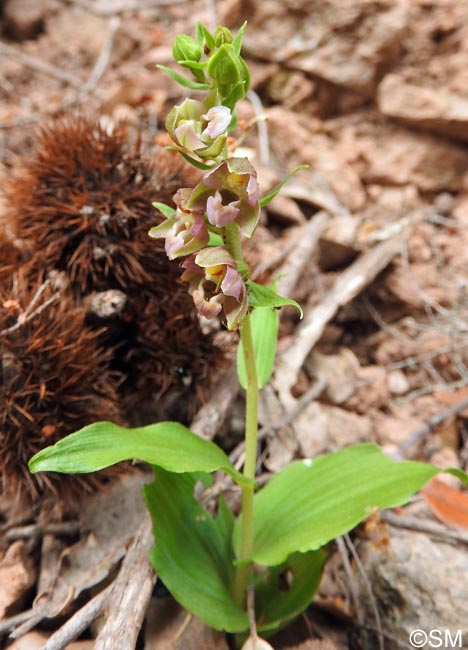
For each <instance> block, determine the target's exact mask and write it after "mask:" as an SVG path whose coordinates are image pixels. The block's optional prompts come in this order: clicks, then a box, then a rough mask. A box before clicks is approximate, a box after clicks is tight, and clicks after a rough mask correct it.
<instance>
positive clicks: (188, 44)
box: [172, 34, 202, 61]
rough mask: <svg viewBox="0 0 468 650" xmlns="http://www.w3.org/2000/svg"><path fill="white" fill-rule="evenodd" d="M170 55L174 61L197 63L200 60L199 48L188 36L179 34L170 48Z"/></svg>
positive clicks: (200, 52)
mask: <svg viewBox="0 0 468 650" xmlns="http://www.w3.org/2000/svg"><path fill="white" fill-rule="evenodd" d="M172 55H173V57H174V59H175V60H176V61H199V60H200V59H201V55H202V51H201V47H200V46H199V45H198V43H197V42H196V41H194V40H193V38H191V37H190V36H186V35H185V34H180V35H179V36H176V38H175V41H174V45H173V46H172Z"/></svg>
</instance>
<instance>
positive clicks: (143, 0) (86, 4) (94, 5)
mask: <svg viewBox="0 0 468 650" xmlns="http://www.w3.org/2000/svg"><path fill="white" fill-rule="evenodd" d="M72 2H73V4H75V5H77V6H78V7H82V8H83V9H86V11H89V12H90V13H92V14H95V15H97V16H114V15H116V14H121V13H123V12H126V11H142V10H148V9H155V8H156V7H163V6H166V5H175V4H181V3H183V2H185V0H109V1H108V2H105V0H104V1H103V2H99V1H98V2H92V0H72Z"/></svg>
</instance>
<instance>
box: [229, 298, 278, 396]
mask: <svg viewBox="0 0 468 650" xmlns="http://www.w3.org/2000/svg"><path fill="white" fill-rule="evenodd" d="M250 323H251V326H252V339H253V346H254V354H255V365H256V368H257V379H258V387H259V388H263V387H264V386H266V385H267V384H268V382H269V381H270V377H271V373H272V372H273V364H274V362H275V355H276V345H277V342H278V327H279V315H278V312H277V311H276V310H275V309H272V308H271V307H257V308H256V309H254V310H253V311H252V314H251V316H250ZM237 376H238V377H239V383H240V385H241V386H242V388H244V389H246V388H247V374H246V371H245V363H244V352H243V347H242V342H241V343H240V344H239V347H238V348H237Z"/></svg>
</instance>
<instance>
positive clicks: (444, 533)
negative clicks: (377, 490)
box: [380, 510, 468, 544]
mask: <svg viewBox="0 0 468 650" xmlns="http://www.w3.org/2000/svg"><path fill="white" fill-rule="evenodd" d="M380 518H381V520H382V521H384V522H386V523H387V524H390V526H394V527H395V528H406V529H407V530H414V531H416V532H418V533H427V534H429V535H432V536H433V537H437V538H439V539H442V540H448V541H451V542H461V543H462V544H468V533H465V532H464V531H455V530H450V529H449V528H446V527H445V526H443V525H442V524H438V523H436V522H432V521H422V520H421V519H419V518H418V517H410V516H409V515H397V514H396V513H394V512H392V511H391V510H384V511H382V512H381V513H380Z"/></svg>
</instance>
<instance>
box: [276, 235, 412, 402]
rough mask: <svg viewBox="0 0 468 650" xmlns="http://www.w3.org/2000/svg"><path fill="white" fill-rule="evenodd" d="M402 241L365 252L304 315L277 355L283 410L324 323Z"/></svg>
mask: <svg viewBox="0 0 468 650" xmlns="http://www.w3.org/2000/svg"><path fill="white" fill-rule="evenodd" d="M402 242H403V237H402V235H401V234H399V235H397V236H395V237H392V238H391V239H388V240H387V241H385V242H383V243H382V244H379V245H378V246H376V247H375V248H372V249H370V250H369V251H367V252H366V253H365V254H364V255H362V257H360V258H359V259H358V260H356V261H355V262H354V263H353V264H351V266H349V267H348V268H347V269H346V271H344V272H343V273H342V275H341V276H340V277H339V278H338V280H337V281H336V283H335V285H334V287H333V288H332V289H331V291H330V292H329V293H328V295H327V296H325V298H324V299H323V300H322V301H321V302H320V303H319V304H318V305H316V306H315V307H314V308H313V309H312V310H311V311H310V312H309V313H308V314H307V315H306V317H305V318H304V321H303V322H302V323H301V325H300V326H299V327H298V329H297V332H296V335H295V336H294V340H293V342H292V343H291V345H290V346H289V347H288V348H287V349H286V350H284V351H283V352H282V353H281V355H280V358H279V362H278V364H277V366H276V370H275V378H274V385H275V388H276V390H277V391H278V395H279V397H280V400H281V402H282V403H283V405H284V406H285V407H288V409H289V408H290V407H291V406H292V405H293V404H294V401H295V400H294V398H293V396H292V395H291V388H292V387H293V386H294V384H295V383H296V381H297V376H298V373H299V370H300V369H301V367H302V364H303V363H304V361H305V360H306V358H307V356H308V355H309V353H310V351H311V350H312V348H313V347H314V345H315V344H316V343H317V341H318V340H319V339H320V337H321V335H322V333H323V330H324V329H325V326H326V325H327V323H329V322H330V321H331V319H332V318H333V317H334V316H335V314H336V313H337V311H338V309H339V308H340V307H343V305H346V304H348V303H349V302H350V301H351V300H352V299H353V298H355V297H356V296H357V295H359V293H360V292H361V291H362V290H363V289H364V288H365V287H366V286H367V285H368V284H369V283H370V282H372V280H373V279H374V278H375V277H376V276H377V275H378V274H379V273H380V272H381V271H383V269H385V267H386V266H387V265H388V264H389V263H390V261H391V260H392V259H393V258H394V257H395V255H398V253H399V252H400V250H401V246H402Z"/></svg>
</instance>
